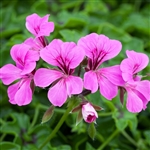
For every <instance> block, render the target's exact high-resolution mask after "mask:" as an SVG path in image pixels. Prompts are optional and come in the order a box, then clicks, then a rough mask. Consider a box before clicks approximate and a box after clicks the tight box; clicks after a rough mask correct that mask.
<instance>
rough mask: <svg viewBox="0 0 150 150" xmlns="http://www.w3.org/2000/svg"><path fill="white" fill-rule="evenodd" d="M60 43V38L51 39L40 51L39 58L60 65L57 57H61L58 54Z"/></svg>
mask: <svg viewBox="0 0 150 150" xmlns="http://www.w3.org/2000/svg"><path fill="white" fill-rule="evenodd" d="M62 43H63V42H62V41H61V40H57V39H55V40H53V41H52V42H51V43H50V44H49V45H48V46H46V47H45V48H43V49H42V50H41V51H40V56H41V58H42V59H43V60H44V61H46V62H47V63H49V64H51V65H54V66H60V64H59V62H58V59H61V58H60V55H61V45H62Z"/></svg>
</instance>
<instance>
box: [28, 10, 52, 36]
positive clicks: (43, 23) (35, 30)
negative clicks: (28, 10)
mask: <svg viewBox="0 0 150 150" xmlns="http://www.w3.org/2000/svg"><path fill="white" fill-rule="evenodd" d="M48 18H49V15H46V16H44V17H42V18H41V17H40V16H38V15H37V14H35V13H34V14H32V15H29V16H28V17H27V18H26V28H27V29H28V31H29V32H31V33H32V34H33V35H34V36H35V37H36V38H37V37H41V36H49V35H50V33H51V32H53V30H54V23H53V22H48Z"/></svg>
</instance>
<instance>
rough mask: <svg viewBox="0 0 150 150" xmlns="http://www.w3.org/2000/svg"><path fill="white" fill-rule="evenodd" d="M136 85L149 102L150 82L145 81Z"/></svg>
mask: <svg viewBox="0 0 150 150" xmlns="http://www.w3.org/2000/svg"><path fill="white" fill-rule="evenodd" d="M136 83H137V86H136V90H137V91H139V92H140V93H141V94H142V95H143V96H144V97H145V98H146V99H147V100H148V101H150V81H148V80H143V81H138V82H136Z"/></svg>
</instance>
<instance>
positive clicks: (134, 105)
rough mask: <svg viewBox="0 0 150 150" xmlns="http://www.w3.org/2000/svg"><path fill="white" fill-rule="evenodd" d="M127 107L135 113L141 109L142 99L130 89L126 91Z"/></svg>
mask: <svg viewBox="0 0 150 150" xmlns="http://www.w3.org/2000/svg"><path fill="white" fill-rule="evenodd" d="M126 105H127V109H128V111H130V112H132V113H137V112H140V111H142V109H143V102H142V100H141V99H140V98H139V97H138V96H137V95H136V94H135V93H134V92H133V91H132V90H129V89H128V91H127V104H126Z"/></svg>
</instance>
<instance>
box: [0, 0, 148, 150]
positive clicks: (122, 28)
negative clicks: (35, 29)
mask: <svg viewBox="0 0 150 150" xmlns="http://www.w3.org/2000/svg"><path fill="white" fill-rule="evenodd" d="M32 13H37V14H38V15H40V16H41V17H42V16H44V15H46V14H50V18H49V20H50V21H53V22H54V23H55V30H54V32H53V33H52V34H51V35H50V37H48V40H49V42H50V41H51V40H52V39H54V38H59V39H62V40H63V41H74V42H77V41H78V39H79V38H81V37H82V36H85V35H87V34H89V33H92V32H96V33H98V34H105V35H106V36H108V37H109V38H112V39H117V40H120V41H121V42H122V45H123V48H122V51H121V52H120V54H119V55H118V56H117V57H116V58H114V59H112V60H110V61H108V62H107V64H105V65H107V66H111V65H115V64H119V63H120V62H121V60H122V59H124V58H125V51H126V50H127V49H129V50H135V51H137V52H143V53H146V54H147V55H148V56H150V0H85V1H84V0H2V1H1V2H0V31H1V32H0V67H2V66H3V65H5V64H7V63H14V62H13V60H12V59H11V57H10V49H11V47H12V46H13V45H15V44H19V43H22V42H23V41H24V40H25V39H27V38H29V37H31V36H32V35H31V34H30V33H29V32H28V31H27V30H26V28H25V19H26V17H27V16H28V15H30V14H32ZM41 66H45V64H41ZM149 70H150V64H149V65H148V66H147V68H145V69H144V70H143V72H141V74H142V75H145V74H146V73H148V72H150V71H149ZM146 79H148V80H150V78H148V77H147V78H146ZM87 98H88V99H89V100H90V101H91V102H92V103H94V104H97V105H99V106H101V107H103V108H104V110H103V111H101V112H99V113H98V114H99V118H98V119H97V124H96V125H95V127H96V130H97V133H96V136H95V139H94V140H92V139H91V138H90V137H89V136H88V133H87V131H88V124H86V123H85V122H81V123H80V124H79V125H77V126H76V125H75V121H76V116H77V114H70V115H69V117H68V118H67V120H66V121H65V123H64V124H63V126H62V127H61V128H60V130H59V132H58V133H57V134H56V136H55V137H54V138H53V139H52V140H51V142H50V143H48V144H47V145H46V146H45V147H44V149H43V150H60V149H62V150H95V149H96V150H102V149H104V150H148V149H150V119H149V118H150V104H148V107H147V109H146V110H145V111H143V112H141V113H139V114H132V113H130V112H128V111H127V110H126V107H125V104H124V106H123V107H122V105H121V104H120V101H119V96H117V97H116V98H114V99H113V100H112V101H108V100H106V99H104V98H103V97H102V96H100V94H99V92H96V93H95V94H91V95H88V96H87ZM50 105H51V104H50V102H49V100H48V99H47V90H44V89H39V88H36V89H35V93H34V96H33V101H32V103H31V104H29V105H28V106H23V107H19V106H15V105H11V104H9V102H8V97H7V87H6V86H4V85H3V84H2V82H1V81H0V125H1V128H0V149H1V150H38V147H39V146H40V145H41V143H42V141H43V140H44V139H45V138H46V137H47V136H48V135H49V134H50V133H51V131H52V130H53V128H54V127H55V126H56V124H57V122H58V121H59V120H60V117H61V116H62V114H63V113H64V112H65V109H66V105H64V106H63V107H62V108H56V109H55V113H54V116H53V117H52V119H51V120H50V121H49V122H47V123H45V124H41V119H42V116H43V114H44V112H45V111H46V110H47V109H48V107H49V106H50Z"/></svg>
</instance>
